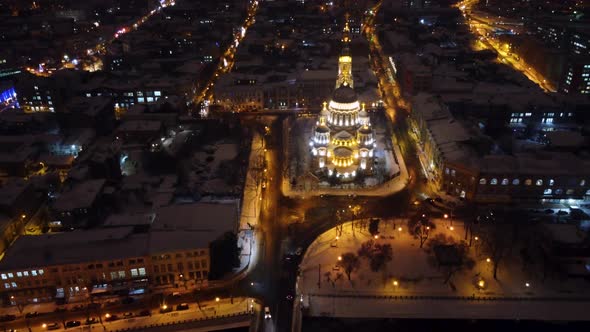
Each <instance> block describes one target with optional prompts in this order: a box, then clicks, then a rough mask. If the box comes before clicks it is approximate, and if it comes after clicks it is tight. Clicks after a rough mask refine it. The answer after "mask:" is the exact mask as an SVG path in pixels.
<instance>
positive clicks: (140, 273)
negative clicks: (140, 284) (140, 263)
mask: <svg viewBox="0 0 590 332" xmlns="http://www.w3.org/2000/svg"><path fill="white" fill-rule="evenodd" d="M139 275H140V276H144V275H145V267H140V268H139Z"/></svg>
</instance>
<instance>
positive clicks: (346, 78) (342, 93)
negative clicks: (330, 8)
mask: <svg viewBox="0 0 590 332" xmlns="http://www.w3.org/2000/svg"><path fill="white" fill-rule="evenodd" d="M347 21H348V20H347ZM349 44H350V29H349V27H348V22H346V24H345V27H344V31H343V34H342V52H341V55H340V57H339V59H338V77H337V79H336V86H335V89H334V92H333V94H332V99H331V100H330V101H329V102H324V104H323V108H322V111H321V112H320V116H319V119H318V121H317V122H316V125H315V128H314V130H313V137H312V139H311V141H310V143H309V144H310V147H311V153H312V155H313V160H314V163H315V167H318V169H320V170H322V171H326V172H327V174H328V175H329V176H335V177H336V178H337V179H338V180H339V181H340V182H347V181H353V180H354V178H355V177H356V176H357V174H359V173H361V172H362V173H365V174H366V173H370V171H371V170H372V166H373V163H372V160H373V149H374V148H375V147H376V143H375V138H374V133H373V129H372V127H371V121H370V119H369V115H368V113H367V112H366V111H365V105H364V104H362V105H361V104H360V103H359V101H358V97H357V94H356V92H355V91H354V81H353V77H352V56H351V55H350V50H349Z"/></svg>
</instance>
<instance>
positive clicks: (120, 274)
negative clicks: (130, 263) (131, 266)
mask: <svg viewBox="0 0 590 332" xmlns="http://www.w3.org/2000/svg"><path fill="white" fill-rule="evenodd" d="M119 278H121V279H123V278H125V271H119Z"/></svg>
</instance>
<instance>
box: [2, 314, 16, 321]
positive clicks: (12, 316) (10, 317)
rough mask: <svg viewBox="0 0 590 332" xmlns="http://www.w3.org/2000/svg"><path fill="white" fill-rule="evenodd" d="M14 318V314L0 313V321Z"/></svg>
mask: <svg viewBox="0 0 590 332" xmlns="http://www.w3.org/2000/svg"><path fill="white" fill-rule="evenodd" d="M15 319H16V316H15V315H2V316H0V322H10V321H13V320H15Z"/></svg>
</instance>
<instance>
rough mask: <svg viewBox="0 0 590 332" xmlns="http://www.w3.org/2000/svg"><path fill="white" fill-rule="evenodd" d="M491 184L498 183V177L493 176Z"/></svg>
mask: <svg viewBox="0 0 590 332" xmlns="http://www.w3.org/2000/svg"><path fill="white" fill-rule="evenodd" d="M490 184H492V185H496V184H498V179H496V178H493V179H492V180H491V181H490Z"/></svg>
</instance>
